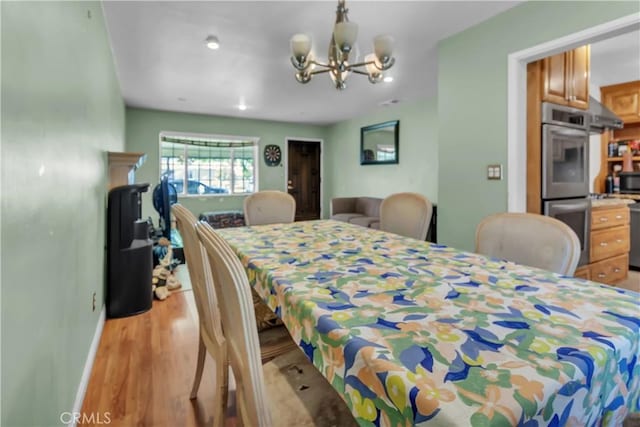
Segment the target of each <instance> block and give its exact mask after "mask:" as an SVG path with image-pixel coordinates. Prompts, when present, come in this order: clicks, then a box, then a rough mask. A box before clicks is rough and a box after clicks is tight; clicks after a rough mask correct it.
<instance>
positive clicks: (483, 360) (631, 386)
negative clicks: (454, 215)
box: [219, 220, 640, 426]
mask: <svg viewBox="0 0 640 427" xmlns="http://www.w3.org/2000/svg"><path fill="white" fill-rule="evenodd" d="M219 232H220V234H221V235H222V236H223V237H224V238H225V239H226V240H227V241H228V242H229V243H230V244H231V245H232V247H233V248H234V250H235V251H236V252H237V254H238V256H239V258H240V259H241V261H242V263H243V264H244V266H245V268H246V269H247V274H248V277H249V280H250V283H251V285H252V286H254V287H255V288H256V290H257V291H258V293H259V294H260V295H261V296H262V297H263V298H264V299H265V301H266V302H267V304H268V305H269V306H270V307H271V308H272V309H273V310H274V311H276V313H277V314H278V315H279V316H280V317H281V318H282V319H283V321H284V323H285V325H286V326H287V328H288V329H289V331H290V333H291V334H292V336H293V337H294V339H295V340H296V341H297V342H298V343H299V345H300V347H301V348H302V349H303V350H304V351H305V352H306V354H307V355H308V356H309V358H310V360H312V361H313V363H314V365H315V366H316V367H317V368H318V369H319V370H320V371H321V372H322V374H323V375H324V376H325V377H326V378H327V380H328V381H329V382H330V383H331V384H332V385H333V387H334V388H335V389H336V390H337V391H338V392H339V393H340V394H341V396H343V398H344V399H345V401H346V402H347V404H348V405H349V408H350V409H351V410H352V412H353V414H354V416H355V417H356V418H357V420H358V422H359V423H360V425H363V426H368V425H380V426H407V425H414V424H417V425H427V424H428V425H429V426H431V425H434V426H438V425H441V426H451V425H460V426H467V425H471V426H487V425H491V426H502V425H524V426H546V425H550V426H564V425H574V426H578V425H580V426H583V425H589V426H590V425H612V426H613V425H619V424H621V423H622V419H624V417H625V416H626V414H627V413H628V412H629V411H632V412H637V411H638V410H639V405H640V402H639V399H640V363H639V360H638V359H639V356H640V347H639V340H640V332H639V328H640V313H639V310H640V309H639V303H640V295H639V294H636V293H634V292H630V291H624V290H618V289H615V288H613V287H609V286H606V285H599V284H597V283H594V282H589V281H586V280H580V279H575V278H568V277H563V276H559V275H556V274H554V273H549V272H546V271H543V270H538V269H534V268H530V267H523V266H520V265H516V264H513V263H507V262H503V261H500V260H496V259H489V258H485V257H483V256H480V255H477V254H472V253H468V252H462V251H459V250H456V249H453V248H450V247H446V246H442V245H434V244H430V243H427V242H420V241H416V240H412V239H407V238H403V237H400V236H395V235H392V234H389V233H384V232H380V231H376V230H372V229H366V228H362V227H358V226H356V225H352V224H347V223H342V222H335V221H330V220H329V221H309V222H298V223H293V224H283V225H267V226H254V227H243V228H237V229H224V230H219ZM522 243H523V244H526V242H522Z"/></svg>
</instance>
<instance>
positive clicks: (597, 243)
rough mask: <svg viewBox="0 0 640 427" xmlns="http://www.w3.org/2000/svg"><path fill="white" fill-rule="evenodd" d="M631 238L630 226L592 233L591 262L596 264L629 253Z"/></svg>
mask: <svg viewBox="0 0 640 427" xmlns="http://www.w3.org/2000/svg"><path fill="white" fill-rule="evenodd" d="M629 237H630V235H629V226H628V225H625V226H622V227H613V228H606V229H604V230H596V231H594V232H592V233H591V251H590V254H589V255H590V258H589V261H590V262H596V261H600V260H603V259H605V258H610V257H612V256H615V255H622V254H624V253H627V252H629ZM591 278H593V274H592V275H591Z"/></svg>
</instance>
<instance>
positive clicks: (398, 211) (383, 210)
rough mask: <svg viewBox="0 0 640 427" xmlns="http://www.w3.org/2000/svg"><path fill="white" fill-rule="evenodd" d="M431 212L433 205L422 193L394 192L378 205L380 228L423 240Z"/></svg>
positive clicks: (425, 236)
mask: <svg viewBox="0 0 640 427" xmlns="http://www.w3.org/2000/svg"><path fill="white" fill-rule="evenodd" d="M432 214H433V205H432V204H431V202H430V201H429V199H427V198H426V197H424V196H423V195H422V194H418V193H395V194H392V195H390V196H388V197H386V198H385V199H384V200H383V201H382V204H381V205H380V229H381V230H382V231H388V232H390V233H394V234H399V235H401V236H405V237H411V238H414V239H417V240H425V239H426V238H427V231H429V223H430V222H431V215H432Z"/></svg>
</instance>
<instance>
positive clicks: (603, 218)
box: [600, 216, 609, 222]
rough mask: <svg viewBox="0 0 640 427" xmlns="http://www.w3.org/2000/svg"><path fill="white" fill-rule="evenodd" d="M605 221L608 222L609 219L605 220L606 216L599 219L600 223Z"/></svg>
mask: <svg viewBox="0 0 640 427" xmlns="http://www.w3.org/2000/svg"><path fill="white" fill-rule="evenodd" d="M607 221H609V218H607V217H606V216H601V217H600V222H607Z"/></svg>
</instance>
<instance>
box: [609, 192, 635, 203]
mask: <svg viewBox="0 0 640 427" xmlns="http://www.w3.org/2000/svg"><path fill="white" fill-rule="evenodd" d="M611 197H615V198H618V199H628V200H638V201H640V194H620V193H613V194H611Z"/></svg>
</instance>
